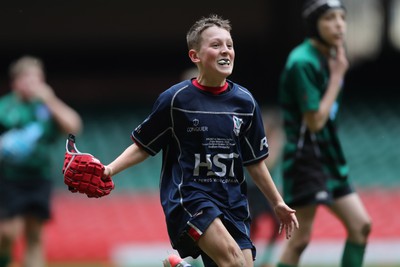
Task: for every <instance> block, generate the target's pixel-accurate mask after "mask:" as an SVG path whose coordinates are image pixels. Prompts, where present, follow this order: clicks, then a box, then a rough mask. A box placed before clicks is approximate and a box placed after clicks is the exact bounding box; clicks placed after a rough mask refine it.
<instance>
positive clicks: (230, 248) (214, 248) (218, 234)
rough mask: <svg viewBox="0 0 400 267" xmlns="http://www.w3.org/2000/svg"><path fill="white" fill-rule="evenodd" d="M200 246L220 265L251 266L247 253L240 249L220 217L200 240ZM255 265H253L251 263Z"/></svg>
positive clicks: (220, 266)
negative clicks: (248, 263)
mask: <svg viewBox="0 0 400 267" xmlns="http://www.w3.org/2000/svg"><path fill="white" fill-rule="evenodd" d="M198 246H199V247H200V249H201V250H202V251H203V252H205V253H206V254H207V255H208V256H209V257H210V258H211V259H212V260H213V261H214V262H215V263H216V264H217V266H219V267H224V266H249V265H247V262H248V261H249V260H248V259H247V257H248V256H247V254H249V255H250V258H251V262H252V256H251V253H246V257H245V254H244V253H243V252H242V250H241V249H240V247H239V245H238V244H237V243H236V241H235V240H234V239H233V237H232V236H231V234H230V233H229V232H228V230H227V229H226V227H225V226H224V225H223V223H222V221H221V219H220V218H216V219H215V220H214V221H213V222H212V223H211V224H210V226H209V227H208V228H207V230H206V231H205V232H204V234H203V235H202V236H201V237H200V239H199V240H198ZM250 266H253V265H250Z"/></svg>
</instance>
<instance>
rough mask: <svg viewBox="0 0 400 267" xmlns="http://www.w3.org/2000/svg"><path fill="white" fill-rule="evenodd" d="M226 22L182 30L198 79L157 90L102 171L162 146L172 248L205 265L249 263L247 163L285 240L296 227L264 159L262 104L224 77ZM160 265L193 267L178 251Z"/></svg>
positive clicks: (229, 63) (229, 60)
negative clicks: (125, 141)
mask: <svg viewBox="0 0 400 267" xmlns="http://www.w3.org/2000/svg"><path fill="white" fill-rule="evenodd" d="M230 31H231V25H230V22H229V21H228V20H225V19H222V18H221V17H219V16H217V15H211V16H209V17H206V18H201V19H200V20H198V21H196V22H195V23H194V25H193V26H192V27H191V28H190V30H189V31H188V33H187V36H186V38H187V44H188V48H189V58H190V60H191V61H192V62H193V63H194V64H195V65H196V66H197V68H198V76H197V77H196V78H193V79H190V80H185V81H183V82H180V83H178V84H175V85H173V86H172V87H170V88H169V89H167V90H166V91H164V92H163V93H161V94H160V96H159V97H158V99H157V101H156V102H155V104H154V106H153V110H152V112H151V114H150V115H149V116H148V117H147V118H146V119H145V120H144V121H143V122H142V123H141V124H140V125H139V126H138V127H136V129H135V130H134V131H133V132H132V135H131V137H132V139H133V141H134V143H133V144H132V145H131V146H129V147H128V148H127V149H126V150H125V151H124V152H123V153H122V154H121V155H120V156H119V157H117V158H116V159H115V160H114V161H113V162H111V163H110V164H109V165H108V166H106V168H105V173H104V175H105V176H107V175H111V176H113V175H116V174H117V173H119V172H121V171H123V170H124V169H126V168H128V167H131V166H133V165H135V164H138V163H140V162H142V161H144V160H145V159H146V158H147V157H148V156H149V155H151V156H154V155H155V154H157V153H158V152H159V151H161V150H162V153H163V157H162V160H163V163H162V171H161V181H160V197H161V204H162V207H163V210H164V213H165V217H166V223H167V228H168V234H169V237H170V241H171V244H172V247H173V248H174V249H176V250H177V251H178V252H179V254H180V256H181V257H188V256H191V257H193V258H197V257H198V256H200V255H201V256H202V260H203V262H204V265H205V266H206V267H210V266H220V267H223V266H238V267H239V266H241V267H243V266H246V267H251V266H253V260H254V258H255V247H254V245H253V243H252V241H251V239H250V214H249V210H248V202H247V198H246V190H247V188H246V187H247V186H246V178H245V176H244V170H243V166H246V168H247V170H248V172H249V174H250V175H251V176H252V178H253V180H254V182H255V183H256V184H257V186H258V187H259V188H260V190H261V191H262V192H263V194H264V195H265V196H266V197H267V198H268V199H269V201H270V202H271V204H272V206H273V207H274V210H275V212H276V215H277V217H278V218H279V220H280V223H281V226H282V227H283V228H282V229H284V230H285V231H286V237H287V238H289V237H290V236H291V233H292V231H293V229H294V228H297V227H298V222H297V219H296V216H295V211H294V210H293V209H291V208H289V207H288V206H287V205H286V204H285V203H284V201H283V199H282V197H281V195H280V194H279V192H278V190H277V189H276V187H275V184H274V183H273V180H272V178H271V176H270V174H269V171H268V169H267V167H266V165H265V163H264V159H265V158H266V157H267V156H268V144H267V138H266V136H265V133H264V127H263V123H262V118H261V113H260V109H259V107H258V105H257V103H256V101H255V99H254V98H253V97H252V95H251V93H250V92H249V91H248V90H247V89H246V88H243V87H242V86H240V85H238V84H236V83H234V82H232V81H229V80H227V77H228V76H229V75H230V74H231V73H232V70H233V65H234V59H235V51H234V48H233V41H232V37H231V34H230ZM164 266H169V267H176V266H190V265H189V264H187V263H186V262H185V261H183V260H181V258H179V257H177V256H176V255H174V256H172V257H169V258H168V259H166V260H165V261H164Z"/></svg>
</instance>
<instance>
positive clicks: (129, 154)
mask: <svg viewBox="0 0 400 267" xmlns="http://www.w3.org/2000/svg"><path fill="white" fill-rule="evenodd" d="M148 157H149V154H148V153H147V152H146V151H145V150H144V149H142V148H141V147H139V146H138V145H137V144H132V145H130V146H129V147H127V148H126V149H125V151H124V152H122V153H121V155H119V156H118V157H117V158H116V159H115V160H114V161H113V162H111V163H110V164H108V165H106V166H105V170H104V177H107V176H114V175H116V174H118V173H120V172H121V171H123V170H125V169H127V168H129V167H132V166H134V165H136V164H138V163H140V162H142V161H144V160H145V159H147V158H148Z"/></svg>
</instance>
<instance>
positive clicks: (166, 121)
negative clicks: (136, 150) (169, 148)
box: [131, 91, 172, 156]
mask: <svg viewBox="0 0 400 267" xmlns="http://www.w3.org/2000/svg"><path fill="white" fill-rule="evenodd" d="M170 103H171V94H169V93H168V92H167V91H166V92H163V93H162V94H161V95H160V96H159V97H158V99H157V100H156V102H155V103H154V105H153V109H152V112H151V113H150V115H149V116H148V117H147V118H146V119H145V120H144V121H143V122H142V123H141V124H139V126H137V127H136V128H135V129H134V130H133V132H132V135H131V137H132V139H133V140H134V142H136V143H137V144H138V145H139V146H140V147H141V148H143V149H144V150H145V151H146V152H147V153H149V154H150V155H152V156H154V155H156V154H157V153H158V152H159V151H160V150H161V149H162V148H163V147H165V146H166V144H168V143H169V140H170V138H171V136H172V130H171V129H172V128H171V104H170Z"/></svg>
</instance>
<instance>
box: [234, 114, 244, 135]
mask: <svg viewBox="0 0 400 267" xmlns="http://www.w3.org/2000/svg"><path fill="white" fill-rule="evenodd" d="M242 124H243V119H241V118H238V117H236V116H233V132H234V133H235V135H236V136H239V133H240V127H241V126H242Z"/></svg>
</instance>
